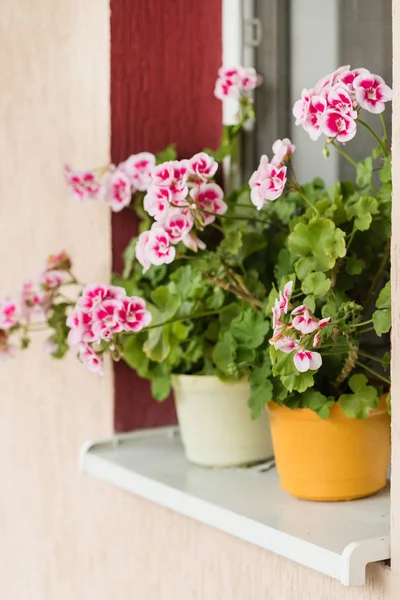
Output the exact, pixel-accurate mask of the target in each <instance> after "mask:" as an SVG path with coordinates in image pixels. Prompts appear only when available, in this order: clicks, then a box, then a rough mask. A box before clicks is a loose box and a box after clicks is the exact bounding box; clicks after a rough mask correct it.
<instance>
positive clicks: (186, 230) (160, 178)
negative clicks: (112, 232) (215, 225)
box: [136, 152, 228, 271]
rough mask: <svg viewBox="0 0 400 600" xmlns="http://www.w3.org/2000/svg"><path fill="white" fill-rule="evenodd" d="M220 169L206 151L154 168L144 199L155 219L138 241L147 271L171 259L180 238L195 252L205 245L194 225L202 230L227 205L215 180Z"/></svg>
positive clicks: (148, 211) (138, 253)
mask: <svg viewBox="0 0 400 600" xmlns="http://www.w3.org/2000/svg"><path fill="white" fill-rule="evenodd" d="M217 169H218V163H217V162H216V161H215V160H214V158H212V157H211V156H209V155H208V154H206V153H205V152H200V153H198V154H195V155H194V156H193V157H192V158H191V159H189V160H180V161H169V162H165V163H162V164H160V165H157V166H156V167H155V168H154V170H153V173H152V178H151V185H150V186H149V188H148V190H147V194H146V196H145V198H144V202H143V207H144V209H145V211H146V212H147V213H148V214H149V215H150V216H151V217H153V219H154V223H153V225H152V227H151V229H150V230H149V231H144V232H143V233H142V234H141V235H140V236H139V239H138V241H137V245H136V258H137V260H138V261H139V263H140V264H141V265H142V266H143V270H144V271H147V269H149V268H150V266H151V265H162V264H169V263H170V262H172V261H173V260H174V258H175V254H176V250H175V246H176V245H177V244H179V242H182V243H183V244H184V245H185V246H186V247H188V248H189V249H191V250H193V251H195V252H196V251H197V250H198V249H199V248H200V249H204V248H205V245H204V243H203V242H202V241H201V240H200V239H199V238H198V237H197V235H196V234H195V233H194V227H197V228H198V229H200V230H202V229H203V228H204V227H205V226H206V225H209V224H210V223H212V222H213V221H214V220H215V217H216V216H217V215H222V214H224V213H225V212H226V210H227V208H228V207H227V205H226V203H225V202H224V193H223V191H222V189H221V188H220V186H219V185H217V184H216V183H214V182H213V181H212V178H213V177H214V175H215V173H216V172H217Z"/></svg>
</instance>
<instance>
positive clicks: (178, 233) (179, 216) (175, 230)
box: [163, 208, 193, 244]
mask: <svg viewBox="0 0 400 600" xmlns="http://www.w3.org/2000/svg"><path fill="white" fill-rule="evenodd" d="M192 227H193V217H192V215H191V214H190V212H189V210H187V209H186V210H180V209H179V208H173V209H172V210H171V211H170V212H169V213H168V216H167V218H166V219H165V221H164V223H163V228H164V229H165V231H166V232H167V234H168V236H169V241H170V243H171V244H178V243H179V242H181V241H182V240H183V238H184V237H186V236H187V235H188V233H189V232H190V230H191V229H192Z"/></svg>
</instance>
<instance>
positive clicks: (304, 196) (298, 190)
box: [296, 188, 319, 215]
mask: <svg viewBox="0 0 400 600" xmlns="http://www.w3.org/2000/svg"><path fill="white" fill-rule="evenodd" d="M296 192H297V193H298V194H299V196H300V198H302V199H303V200H304V202H306V203H307V204H308V206H309V207H310V208H312V209H313V211H314V212H315V214H317V215H319V212H318V210H317V209H316V208H315V206H314V204H312V203H311V202H310V200H309V199H308V198H307V196H306V195H305V194H303V192H302V191H301V190H300V188H298V189H297V190H296Z"/></svg>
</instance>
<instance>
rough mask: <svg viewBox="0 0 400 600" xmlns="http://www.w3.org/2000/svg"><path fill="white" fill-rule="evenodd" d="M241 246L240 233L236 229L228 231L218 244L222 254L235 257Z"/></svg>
mask: <svg viewBox="0 0 400 600" xmlns="http://www.w3.org/2000/svg"><path fill="white" fill-rule="evenodd" d="M242 245H243V241H242V232H241V231H240V230H238V229H234V230H232V231H229V232H228V233H227V234H226V236H225V238H224V239H223V240H222V242H221V244H220V249H221V251H222V252H225V253H228V254H233V255H234V256H236V255H237V254H238V252H239V250H240V248H241V247H242Z"/></svg>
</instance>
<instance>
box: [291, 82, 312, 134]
mask: <svg viewBox="0 0 400 600" xmlns="http://www.w3.org/2000/svg"><path fill="white" fill-rule="evenodd" d="M310 103H311V94H310V92H309V91H308V90H306V89H304V90H303V91H302V92H301V98H300V100H297V101H296V102H295V103H294V106H293V115H294V117H295V118H296V125H304V123H305V122H306V121H307V117H308V112H309V110H310Z"/></svg>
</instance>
